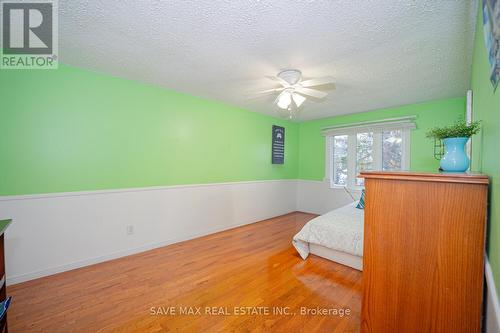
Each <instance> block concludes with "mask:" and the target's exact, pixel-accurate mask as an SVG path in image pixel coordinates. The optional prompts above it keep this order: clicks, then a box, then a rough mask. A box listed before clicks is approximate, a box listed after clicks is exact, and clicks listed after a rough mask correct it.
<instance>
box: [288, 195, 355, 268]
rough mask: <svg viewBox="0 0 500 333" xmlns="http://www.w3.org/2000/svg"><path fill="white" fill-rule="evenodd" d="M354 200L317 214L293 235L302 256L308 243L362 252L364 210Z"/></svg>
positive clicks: (352, 252)
mask: <svg viewBox="0 0 500 333" xmlns="http://www.w3.org/2000/svg"><path fill="white" fill-rule="evenodd" d="M356 204H357V203H356V202H353V203H352V204H349V205H347V206H344V207H341V208H338V209H335V210H333V211H331V212H329V213H326V214H325V215H321V216H318V217H316V218H314V219H312V220H311V221H309V222H307V224H306V225H305V226H304V227H303V228H302V230H301V231H300V232H299V233H298V234H296V235H295V236H294V237H293V241H292V243H293V246H295V248H296V249H297V251H298V252H299V254H300V256H301V257H302V259H306V258H307V256H308V255H309V243H313V244H318V245H322V246H325V247H328V248H330V249H333V250H337V251H343V252H346V253H349V254H353V255H356V256H360V257H361V256H363V223H364V210H362V209H357V208H356Z"/></svg>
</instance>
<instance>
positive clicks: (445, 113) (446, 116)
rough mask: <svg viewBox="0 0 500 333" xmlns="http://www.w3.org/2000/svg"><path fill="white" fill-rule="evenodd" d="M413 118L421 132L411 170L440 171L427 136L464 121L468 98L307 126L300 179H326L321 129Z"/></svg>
mask: <svg viewBox="0 0 500 333" xmlns="http://www.w3.org/2000/svg"><path fill="white" fill-rule="evenodd" d="M464 93H465V92H464ZM409 115H416V116H417V119H416V123H417V129H415V130H413V131H412V133H411V169H412V170H418V171H436V170H437V169H438V168H439V161H437V160H435V159H434V156H433V140H430V139H427V138H426V137H425V133H426V132H427V130H428V129H429V128H431V127H433V126H441V125H447V124H450V123H452V122H454V121H456V120H458V119H463V117H464V115H465V97H459V98H451V99H445V100H439V101H433V102H427V103H419V104H412V105H405V106H400V107H395V108H387V109H380V110H374V111H369V112H362V113H355V114H350V115H345V116H338V117H333V118H326V119H319V120H313V121H309V122H306V123H303V124H301V125H300V129H299V137H300V142H299V152H300V156H299V178H301V179H310V180H322V179H323V178H324V173H325V138H324V137H322V136H321V133H320V132H321V128H323V127H327V126H332V125H339V124H349V123H353V122H360V121H369V120H378V119H384V118H394V117H402V116H409Z"/></svg>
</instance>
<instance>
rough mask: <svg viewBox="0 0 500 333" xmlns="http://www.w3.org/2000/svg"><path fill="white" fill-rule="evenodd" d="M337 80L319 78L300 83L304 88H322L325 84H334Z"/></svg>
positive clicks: (326, 77) (328, 77)
mask: <svg viewBox="0 0 500 333" xmlns="http://www.w3.org/2000/svg"><path fill="white" fill-rule="evenodd" d="M334 83H335V79H334V78H333V77H331V76H325V77H318V78H316V79H310V80H305V81H302V82H300V85H301V86H302V87H313V86H322V85H324V84H334Z"/></svg>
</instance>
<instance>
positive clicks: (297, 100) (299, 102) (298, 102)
mask: <svg viewBox="0 0 500 333" xmlns="http://www.w3.org/2000/svg"><path fill="white" fill-rule="evenodd" d="M292 99H293V102H294V103H295V105H296V106H297V107H298V108H300V106H301V105H302V103H304V102H305V100H306V98H305V97H304V96H302V95H300V94H297V93H294V94H293V95H292Z"/></svg>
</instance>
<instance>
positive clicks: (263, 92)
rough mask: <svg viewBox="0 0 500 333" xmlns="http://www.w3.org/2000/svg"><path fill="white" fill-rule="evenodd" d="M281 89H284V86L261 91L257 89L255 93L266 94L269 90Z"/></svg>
mask: <svg viewBox="0 0 500 333" xmlns="http://www.w3.org/2000/svg"><path fill="white" fill-rule="evenodd" d="M283 89H285V87H279V88H273V89H267V90H262V91H258V92H257V93H258V94H267V93H270V92H276V91H282V90H283Z"/></svg>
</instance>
